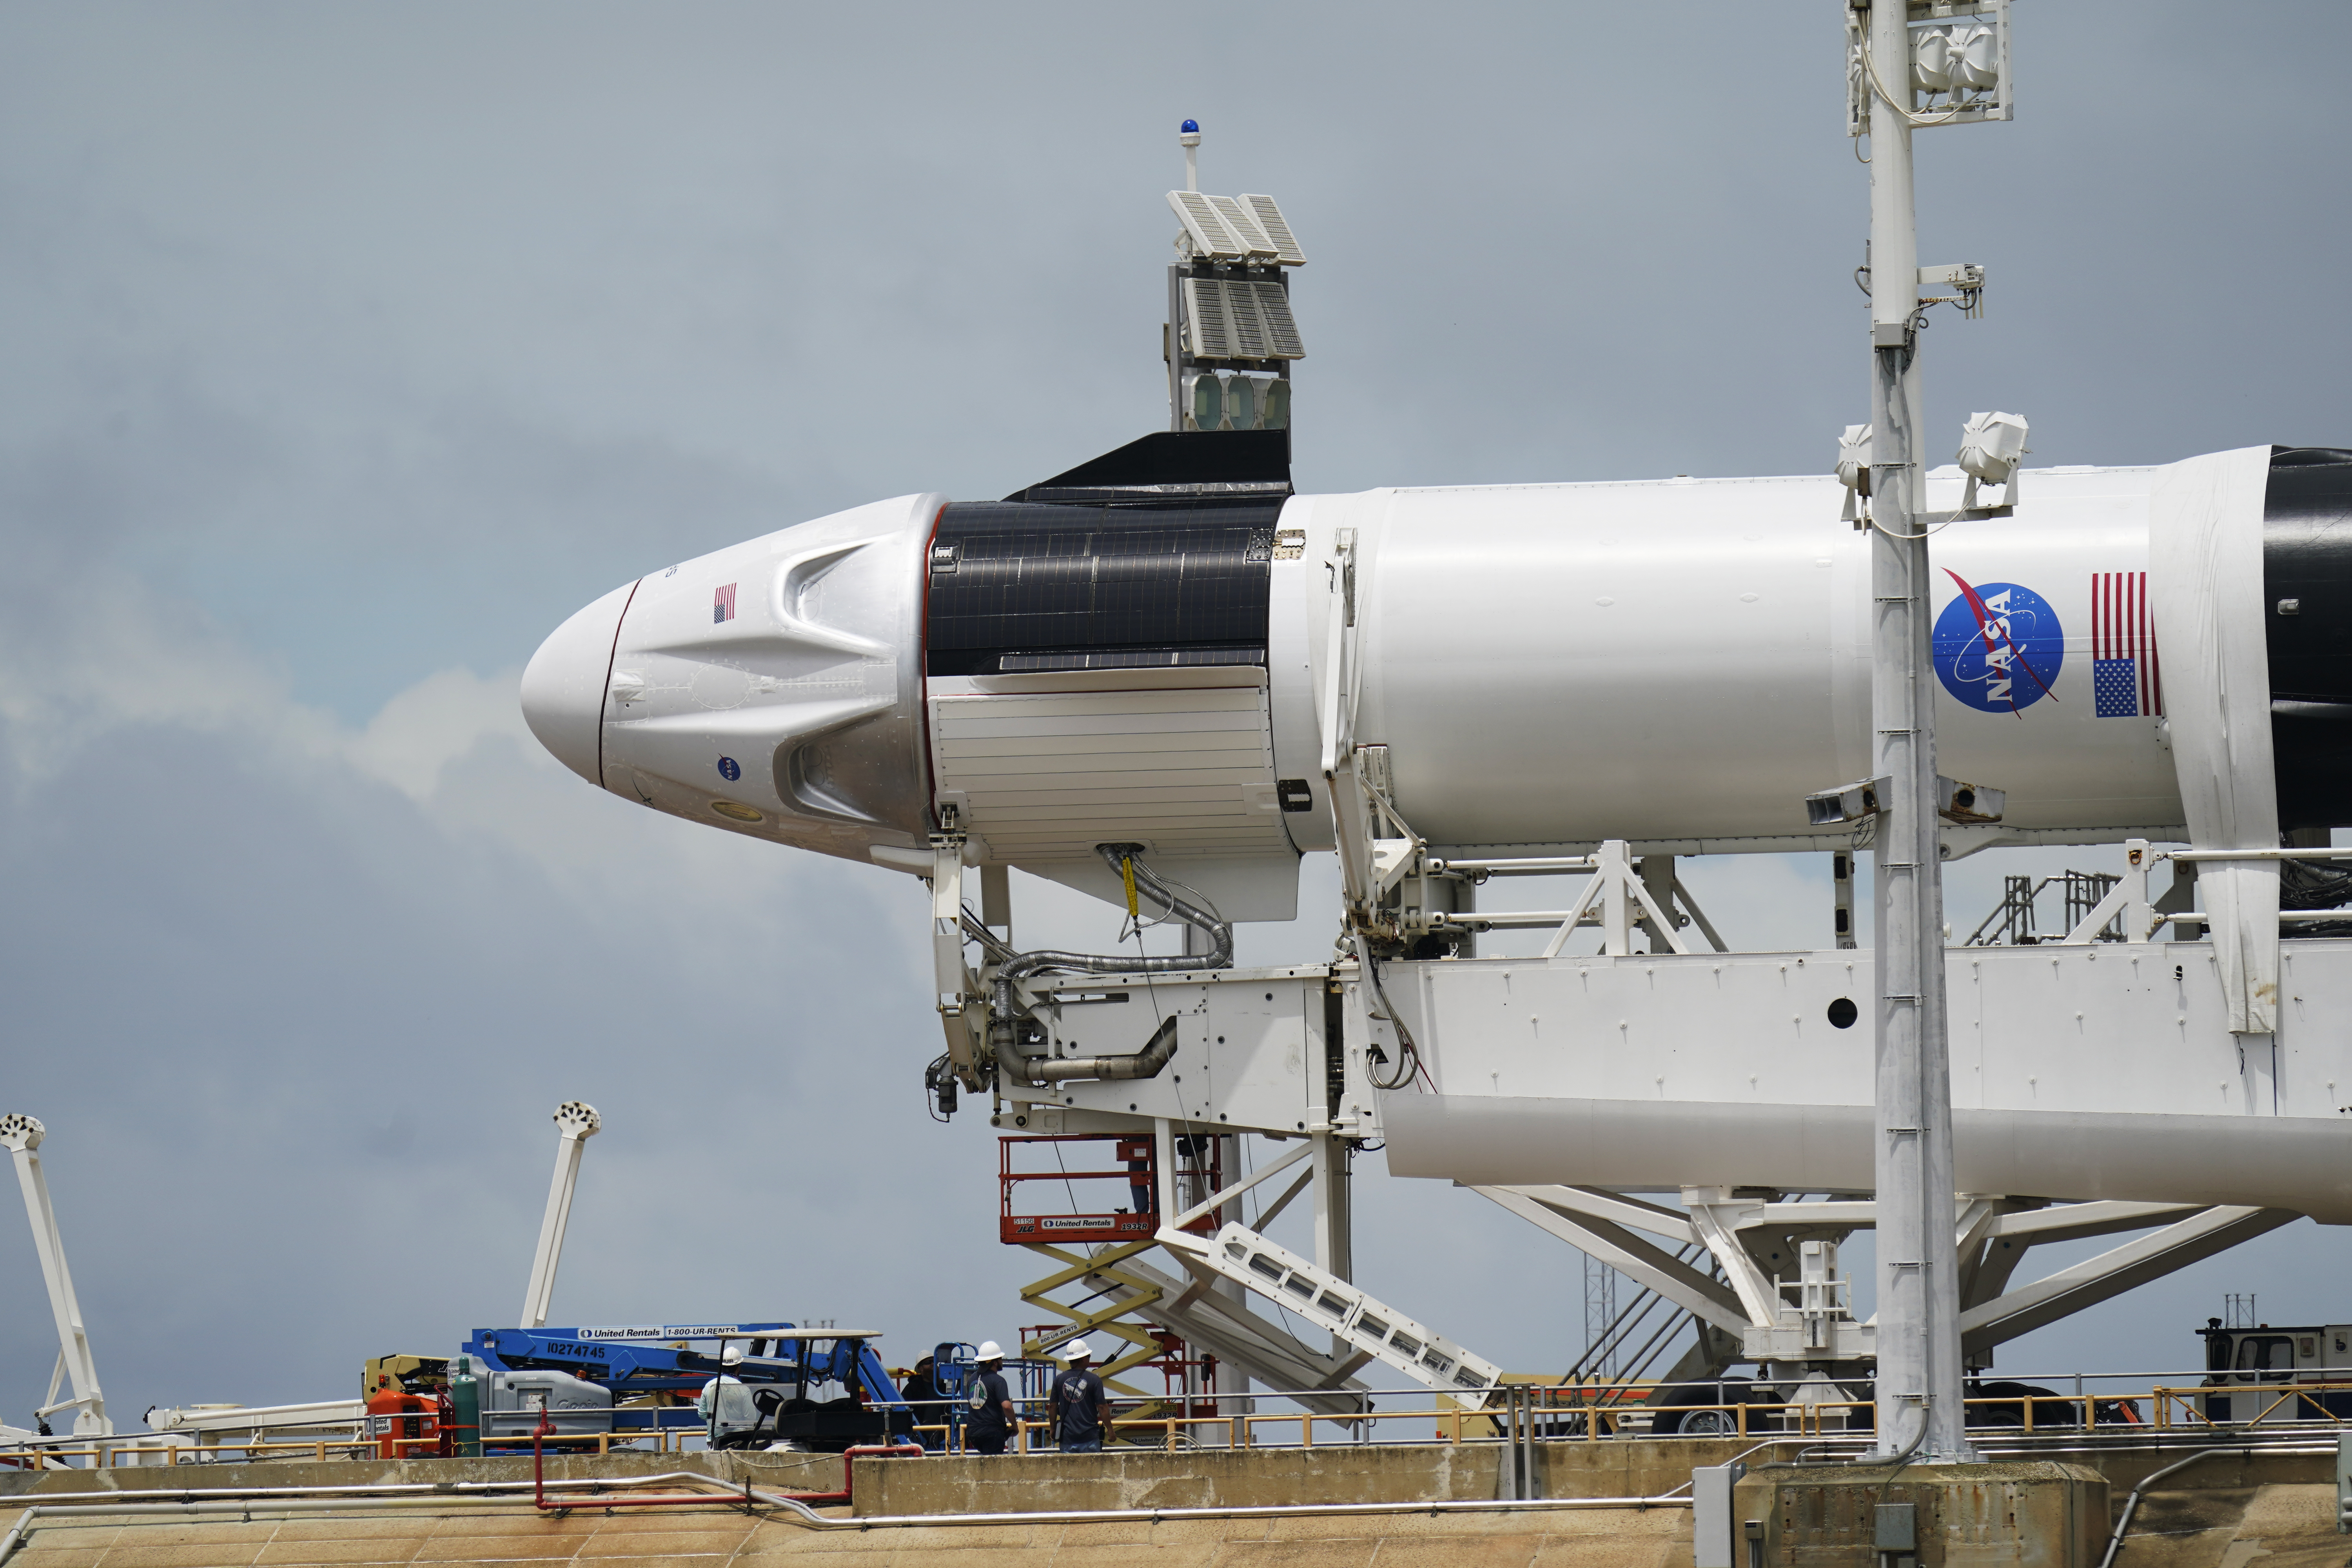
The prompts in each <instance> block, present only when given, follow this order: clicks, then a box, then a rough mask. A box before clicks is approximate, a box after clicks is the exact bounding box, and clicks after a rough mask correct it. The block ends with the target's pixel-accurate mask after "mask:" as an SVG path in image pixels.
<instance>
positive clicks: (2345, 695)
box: [2263, 447, 2352, 829]
mask: <svg viewBox="0 0 2352 1568" xmlns="http://www.w3.org/2000/svg"><path fill="white" fill-rule="evenodd" d="M2284 599H2292V600H2294V601H2295V613H2294V614H2293V615H2288V616H2283V615H2281V614H2279V613H2278V607H2279V602H2280V601H2281V600H2284ZM2263 631H2264V634H2265V642H2266V645H2267V647H2268V650H2269V654H2270V666H2271V700H2272V709H2271V745H2272V751H2273V757H2274V761H2275V765H2276V768H2277V772H2278V804H2279V826H2280V827H2281V828H2283V829H2293V828H2298V827H2342V826H2352V451H2347V450H2341V449H2338V448H2335V447H2280V448H2278V449H2276V450H2275V451H2273V453H2272V455H2271V477H2270V488H2269V492H2268V495H2267V497H2266V499H2265V503H2264V508H2263Z"/></svg>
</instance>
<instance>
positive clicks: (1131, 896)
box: [1118, 855, 1139, 920]
mask: <svg viewBox="0 0 2352 1568" xmlns="http://www.w3.org/2000/svg"><path fill="white" fill-rule="evenodd" d="M1118 879H1119V880H1120V881H1122V882H1124V883H1126V884H1127V918H1128V919H1129V920H1135V919H1137V918H1139V917H1138V916H1137V914H1136V910H1135V857H1133V856H1132V855H1122V856H1120V857H1119V858H1118Z"/></svg>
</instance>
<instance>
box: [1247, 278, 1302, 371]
mask: <svg viewBox="0 0 2352 1568" xmlns="http://www.w3.org/2000/svg"><path fill="white" fill-rule="evenodd" d="M1232 287H1234V288H1235V289H1248V290H1249V291H1250V293H1251V295H1252V297H1253V303H1255V305H1256V307H1257V315H1258V317H1259V319H1260V320H1261V321H1264V323H1265V342H1266V350H1265V355H1264V356H1263V357H1265V358H1266V359H1305V358H1306V357H1307V349H1306V347H1305V345H1304V344H1303V343H1301V342H1300V341H1299V337H1298V322H1297V320H1296V319H1295V318H1294V317H1292V315H1291V313H1290V296H1289V295H1288V294H1286V293H1285V292H1284V291H1283V288H1282V285H1281V284H1279V283H1236V284H1234V285H1232Z"/></svg>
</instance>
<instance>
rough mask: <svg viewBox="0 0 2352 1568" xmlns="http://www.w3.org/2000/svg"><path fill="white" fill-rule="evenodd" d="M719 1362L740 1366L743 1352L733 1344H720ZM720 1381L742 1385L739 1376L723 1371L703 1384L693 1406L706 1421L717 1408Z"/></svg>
mask: <svg viewBox="0 0 2352 1568" xmlns="http://www.w3.org/2000/svg"><path fill="white" fill-rule="evenodd" d="M742 1364H743V1352H741V1351H740V1350H739V1349H737V1348H736V1347H735V1346H733V1345H730V1344H721V1345H720V1346H719V1365H720V1366H721V1367H730V1366H741V1365H742ZM722 1383H731V1384H735V1386H736V1387H738V1388H740V1387H741V1386H742V1385H743V1380H742V1379H741V1378H740V1377H734V1376H730V1374H729V1373H725V1372H721V1373H719V1375H718V1376H717V1377H714V1378H712V1379H711V1380H710V1381H709V1383H706V1384H703V1385H702V1392H701V1393H700V1394H696V1395H695V1396H694V1408H695V1409H696V1411H697V1412H698V1413H699V1414H700V1415H701V1416H702V1418H703V1420H705V1421H706V1422H707V1421H709V1419H710V1414H711V1412H712V1411H713V1410H715V1409H716V1408H718V1405H719V1384H722Z"/></svg>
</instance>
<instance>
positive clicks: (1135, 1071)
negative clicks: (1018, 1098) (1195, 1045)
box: [1021, 1016, 1176, 1083]
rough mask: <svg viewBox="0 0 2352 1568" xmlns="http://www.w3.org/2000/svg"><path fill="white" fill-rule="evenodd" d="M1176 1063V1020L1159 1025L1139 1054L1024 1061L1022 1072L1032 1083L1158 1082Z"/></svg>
mask: <svg viewBox="0 0 2352 1568" xmlns="http://www.w3.org/2000/svg"><path fill="white" fill-rule="evenodd" d="M1175 1059H1176V1020H1175V1018H1174V1017H1173V1016H1170V1017H1168V1018H1166V1019H1164V1020H1162V1021H1161V1023H1160V1027H1159V1028H1157V1029H1155V1030H1153V1031H1152V1032H1151V1038H1150V1039H1149V1040H1147V1041H1145V1042H1144V1047H1143V1048H1142V1049H1141V1050H1139V1051H1137V1052H1135V1053H1133V1054H1132V1055H1130V1056H1123V1057H1023V1058H1021V1063H1022V1070H1023V1071H1024V1073H1026V1074H1027V1075H1028V1081H1029V1082H1031V1083H1059V1082H1061V1081H1062V1080H1064V1079H1074V1078H1095V1079H1105V1078H1158V1077H1159V1076H1160V1069H1161V1068H1165V1067H1166V1066H1167V1065H1168V1064H1169V1063H1170V1062H1171V1061H1173V1060H1175Z"/></svg>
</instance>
